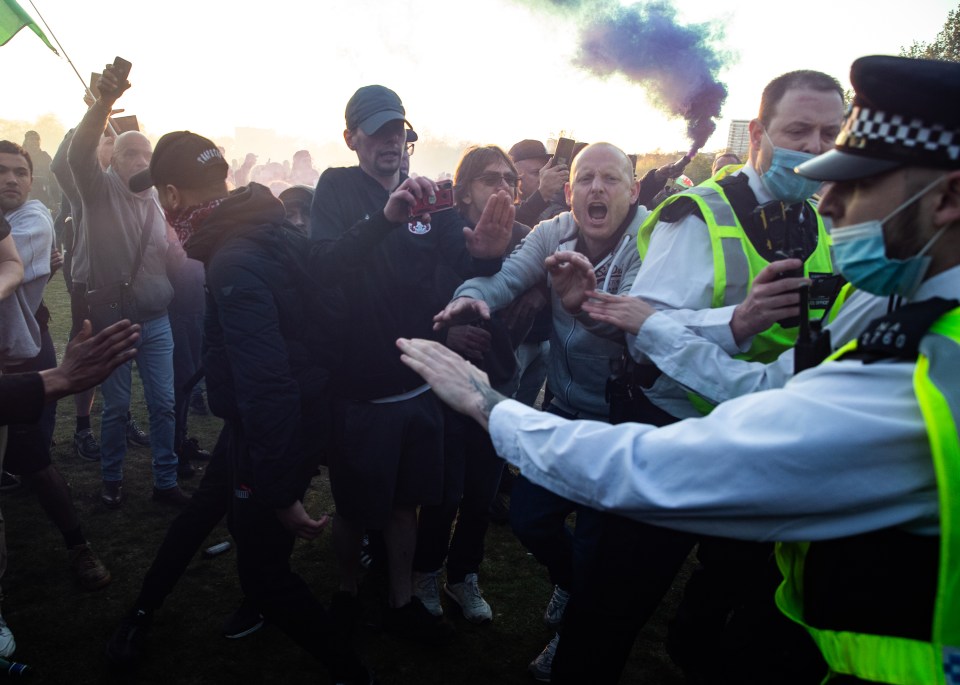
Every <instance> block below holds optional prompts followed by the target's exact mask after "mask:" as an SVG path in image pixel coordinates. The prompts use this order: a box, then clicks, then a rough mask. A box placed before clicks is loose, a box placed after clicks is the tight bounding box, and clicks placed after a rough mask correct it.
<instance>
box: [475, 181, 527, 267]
mask: <svg viewBox="0 0 960 685" xmlns="http://www.w3.org/2000/svg"><path fill="white" fill-rule="evenodd" d="M516 214H517V210H516V208H515V207H514V206H513V198H512V197H511V196H510V194H509V193H508V192H507V191H505V190H500V191H498V192H497V193H496V194H494V195H491V196H490V197H489V198H488V199H487V204H486V205H485V206H484V208H483V213H482V214H481V215H480V221H478V222H477V225H476V228H470V227H469V226H464V227H463V237H464V240H466V242H467V250H468V251H469V252H470V254H471V255H473V256H474V257H476V258H477V259H496V258H497V257H503V255H504V253H505V252H506V251H507V248H508V247H509V246H510V238H511V237H512V235H513V220H514V217H515V216H516Z"/></svg>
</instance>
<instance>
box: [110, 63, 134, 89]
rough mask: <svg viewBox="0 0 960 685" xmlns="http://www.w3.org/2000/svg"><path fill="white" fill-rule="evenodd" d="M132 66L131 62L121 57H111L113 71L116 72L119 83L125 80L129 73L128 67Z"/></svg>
mask: <svg viewBox="0 0 960 685" xmlns="http://www.w3.org/2000/svg"><path fill="white" fill-rule="evenodd" d="M132 66H133V64H131V63H130V62H128V61H127V60H125V59H124V58H123V57H114V58H113V73H114V74H116V76H117V78H118V79H120V82H121V83H122V82H123V81H126V80H127V77H128V76H129V75H130V67H132Z"/></svg>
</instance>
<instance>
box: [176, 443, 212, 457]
mask: <svg viewBox="0 0 960 685" xmlns="http://www.w3.org/2000/svg"><path fill="white" fill-rule="evenodd" d="M177 454H179V455H180V458H181V459H186V460H188V461H210V453H209V452H207V450H205V449H203V448H202V447H200V443H199V442H197V439H196V438H187V439H186V440H184V441H183V442H182V443H181V444H180V449H179V450H177Z"/></svg>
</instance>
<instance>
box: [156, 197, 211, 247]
mask: <svg viewBox="0 0 960 685" xmlns="http://www.w3.org/2000/svg"><path fill="white" fill-rule="evenodd" d="M223 200H224V198H222V197H220V198H217V199H216V200H210V201H209V202H204V203H203V204H201V205H194V206H193V207H187V208H186V209H184V210H181V211H179V212H171V211H168V210H164V212H163V214H164V216H165V217H166V219H167V223H168V224H170V225H171V226H172V227H173V230H174V231H176V233H177V238H179V240H180V244H181V245H183V244H184V243H185V242H187V239H188V238H189V237H190V236H192V235H193V234H194V233H196V231H197V229H198V228H200V226H201V224H203V222H204V221H206V220H207V217H208V216H210V214H212V213H213V210H215V209H216V208H217V207H219V206H220V203H221V202H223Z"/></svg>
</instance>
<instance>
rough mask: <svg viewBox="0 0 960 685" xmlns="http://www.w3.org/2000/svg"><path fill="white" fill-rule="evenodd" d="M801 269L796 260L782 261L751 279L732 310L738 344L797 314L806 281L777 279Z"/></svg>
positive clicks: (765, 268)
mask: <svg viewBox="0 0 960 685" xmlns="http://www.w3.org/2000/svg"><path fill="white" fill-rule="evenodd" d="M801 267H803V262H802V261H800V260H799V259H781V260H780V261H777V262H770V263H769V264H767V266H765V267H764V268H763V270H762V271H761V272H760V273H758V274H757V277H756V278H755V279H753V285H752V287H751V288H750V292H748V293H747V297H746V299H745V300H744V301H743V302H741V303H740V304H738V305H737V308H736V309H734V310H733V318H732V319H731V320H730V330H731V332H732V333H733V339H734V341H735V342H736V343H737V345H742V344H743V343H744V342H746V341H747V340H749V339H750V338H752V337H753V336H755V335H757V334H758V333H762V332H763V331H765V330H767V329H768V328H770V326H772V325H773V324H775V323H776V322H777V321H780V320H781V319H786V318H789V317H791V316H798V315H799V314H800V293H799V292H798V290H799V289H800V288H801V287H802V286H805V285H810V279H809V278H803V277H799V278H794V277H790V278H781V279H779V280H777V277H778V276H779V275H780V274H781V273H783V272H784V271H793V270H795V269H800V268H801Z"/></svg>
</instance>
